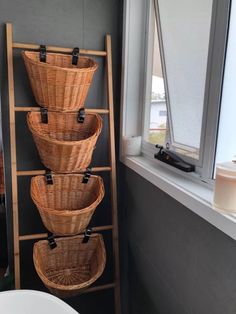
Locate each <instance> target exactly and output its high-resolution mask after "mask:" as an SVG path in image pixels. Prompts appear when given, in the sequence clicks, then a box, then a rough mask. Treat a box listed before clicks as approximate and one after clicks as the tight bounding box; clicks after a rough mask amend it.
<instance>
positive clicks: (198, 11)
mask: <svg viewBox="0 0 236 314" xmlns="http://www.w3.org/2000/svg"><path fill="white" fill-rule="evenodd" d="M158 4H159V14H160V24H161V31H162V39H163V49H164V59H165V67H166V75H167V85H168V96H169V103H170V114H171V121H170V124H171V127H172V133H171V135H172V142H173V143H172V144H177V146H178V144H180V145H183V150H182V153H184V152H185V153H184V154H185V155H186V154H188V155H189V156H190V157H194V158H196V157H198V150H199V148H200V138H201V129H202V115H203V105H204V93H205V82H206V69H207V58H208V47H209V37H210V25H211V13H212V0H178V1H176V0H158ZM186 146H190V147H191V150H189V152H188V148H186ZM178 149H181V146H180V147H179V148H178Z"/></svg>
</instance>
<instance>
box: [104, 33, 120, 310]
mask: <svg viewBox="0 0 236 314" xmlns="http://www.w3.org/2000/svg"><path fill="white" fill-rule="evenodd" d="M106 51H107V58H106V72H107V96H108V106H109V111H110V115H109V137H110V141H109V142H110V163H111V202H112V224H113V226H114V228H113V232H112V238H113V256H114V260H115V274H114V275H115V283H116V287H115V311H116V314H120V313H121V301H120V260H119V239H118V215H117V186H116V184H117V178H116V152H115V126H114V103H113V75H112V48H111V36H110V35H106Z"/></svg>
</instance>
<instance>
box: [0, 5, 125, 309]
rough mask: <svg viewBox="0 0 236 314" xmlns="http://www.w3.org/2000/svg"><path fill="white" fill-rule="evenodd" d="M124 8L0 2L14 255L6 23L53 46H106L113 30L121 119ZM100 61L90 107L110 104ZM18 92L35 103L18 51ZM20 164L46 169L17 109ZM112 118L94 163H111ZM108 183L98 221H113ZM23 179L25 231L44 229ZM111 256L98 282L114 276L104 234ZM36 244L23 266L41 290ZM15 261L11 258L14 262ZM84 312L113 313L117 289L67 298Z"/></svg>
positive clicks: (19, 37)
mask: <svg viewBox="0 0 236 314" xmlns="http://www.w3.org/2000/svg"><path fill="white" fill-rule="evenodd" d="M121 9H122V1H117V0H96V1H95V0H66V1H65V0H40V1H39V0H31V1H26V0H21V1H17V0H11V1H9V0H1V1H0V12H1V17H0V47H1V50H0V64H1V102H2V119H3V145H4V158H5V171H6V185H7V213H8V233H9V244H10V255H11V257H12V254H11V253H12V239H11V236H12V229H11V227H12V224H11V184H10V183H11V182H10V155H9V126H8V97H7V72H6V38H5V23H6V22H11V23H12V24H13V29H14V40H15V41H17V42H28V43H38V44H46V45H47V44H50V45H57V46H62V47H63V46H64V47H75V46H78V47H81V48H87V49H98V50H103V49H105V46H104V36H105V34H106V33H110V34H111V36H112V48H113V71H114V99H115V104H116V107H115V113H116V117H117V119H116V122H117V123H118V114H119V95H120V56H121V53H120V50H121V19H120V17H121ZM96 60H97V61H98V63H99V70H98V71H97V73H96V75H95V78H94V83H93V85H92V88H91V90H90V93H89V96H88V99H87V101H86V106H87V107H100V108H106V105H107V103H106V88H105V84H104V82H105V81H104V74H105V72H104V60H103V59H102V58H97V59H96ZM14 67H15V73H14V74H15V96H16V104H17V105H18V106H22V105H36V104H35V101H34V97H33V95H32V93H31V90H30V86H29V82H28V78H27V76H26V71H25V68H24V64H23V61H22V58H21V55H20V52H19V51H17V52H15V54H14ZM16 122H17V128H16V131H17V167H18V170H31V169H42V168H43V165H42V164H41V163H40V162H39V157H38V153H37V151H36V148H35V145H34V142H33V140H32V137H31V134H30V132H29V130H28V128H27V126H26V115H25V114H24V113H17V116H16ZM107 143H108V137H107V119H106V118H105V117H104V129H103V133H102V136H101V137H100V139H99V141H98V144H97V149H96V152H95V155H94V159H93V164H94V165H98V166H103V165H104V166H105V165H107V164H108V151H107V149H106V147H107ZM102 176H103V178H104V180H105V185H106V192H107V193H106V195H107V196H106V198H105V200H104V201H103V202H102V204H101V206H99V208H98V209H97V211H96V214H95V216H94V218H93V222H92V224H93V225H104V224H109V223H111V215H110V206H109V201H110V200H109V184H108V183H109V176H108V175H106V174H102ZM18 183H19V210H20V234H29V233H37V232H44V231H45V229H44V227H43V225H42V223H41V220H40V217H39V215H38V212H37V209H36V208H35V206H34V205H33V203H32V201H31V199H30V196H29V185H30V178H29V177H21V178H19V180H18ZM104 237H105V241H106V247H107V252H108V260H107V266H106V270H105V273H104V275H103V277H102V278H101V280H99V282H98V284H99V283H109V282H111V281H112V280H113V278H112V277H113V276H112V271H113V265H112V256H111V252H112V250H111V233H110V232H105V233H104ZM32 246H33V243H32V242H30V241H26V242H24V243H22V244H21V269H22V280H21V284H22V287H23V288H31V289H42V290H44V287H43V285H42V284H41V282H40V281H39V279H38V277H37V275H36V273H35V271H34V268H33V263H32ZM10 261H12V259H11V260H10ZM68 302H69V303H70V304H72V305H73V306H74V307H75V308H76V309H78V310H80V312H81V313H95V312H96V313H101V314H105V313H106V314H109V313H111V314H112V313H114V307H113V291H112V290H111V291H105V292H99V293H93V294H90V295H84V296H81V297H79V298H73V299H71V300H68Z"/></svg>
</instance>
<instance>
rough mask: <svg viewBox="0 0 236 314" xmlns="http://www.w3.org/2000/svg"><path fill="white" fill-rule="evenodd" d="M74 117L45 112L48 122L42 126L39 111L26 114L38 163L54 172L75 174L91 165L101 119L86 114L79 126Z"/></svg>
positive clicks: (97, 116)
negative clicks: (36, 150)
mask: <svg viewBox="0 0 236 314" xmlns="http://www.w3.org/2000/svg"><path fill="white" fill-rule="evenodd" d="M77 115H78V114H76V113H69V112H68V113H62V112H48V123H42V120H41V114H40V112H29V113H28V115H27V122H28V126H29V129H30V131H31V132H32V134H33V138H34V141H35V143H36V146H37V149H38V152H39V155H40V158H41V161H42V163H43V164H44V165H45V166H46V167H47V168H49V169H51V170H52V171H54V172H58V173H72V172H76V171H79V170H81V169H85V168H87V167H88V166H89V164H90V162H91V159H92V154H93V150H94V148H95V144H96V142H97V138H98V136H99V134H100V132H101V130H102V119H101V117H100V116H99V115H97V114H86V116H85V120H84V122H83V123H78V121H77Z"/></svg>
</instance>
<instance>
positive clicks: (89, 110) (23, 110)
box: [15, 106, 109, 114]
mask: <svg viewBox="0 0 236 314" xmlns="http://www.w3.org/2000/svg"><path fill="white" fill-rule="evenodd" d="M40 109H41V108H40V107H21V106H15V111H16V112H28V111H36V112H38V111H40ZM71 112H73V111H71ZM74 112H75V111H74ZM85 112H87V113H100V114H108V113H109V110H108V109H93V108H90V109H86V108H85Z"/></svg>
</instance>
